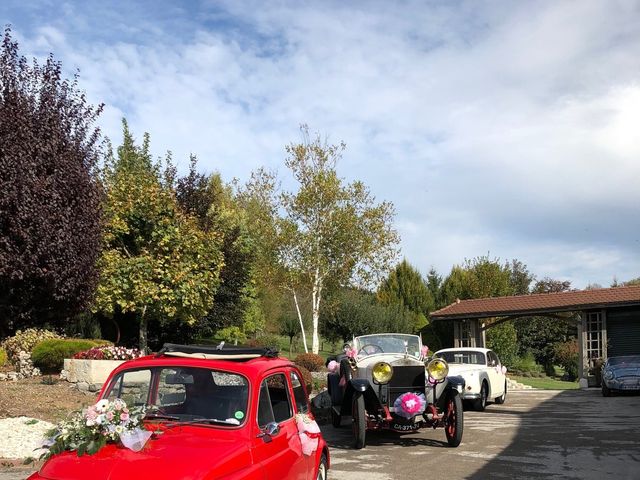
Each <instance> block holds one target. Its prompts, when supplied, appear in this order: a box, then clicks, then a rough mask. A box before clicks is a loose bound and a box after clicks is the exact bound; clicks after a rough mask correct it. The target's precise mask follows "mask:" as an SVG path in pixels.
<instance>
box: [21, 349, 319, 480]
mask: <svg viewBox="0 0 640 480" xmlns="http://www.w3.org/2000/svg"><path fill="white" fill-rule="evenodd" d="M99 398H100V399H106V400H110V401H113V400H115V399H122V400H124V401H125V402H126V404H127V405H130V406H132V408H135V406H146V416H145V418H144V427H145V429H146V430H151V431H154V432H156V433H154V434H153V435H152V436H151V438H149V439H148V440H147V441H146V443H145V444H144V447H143V448H142V450H140V451H138V452H136V451H133V450H131V449H128V448H125V447H124V446H123V445H121V444H118V443H108V444H107V445H106V446H104V447H102V448H101V449H100V450H99V451H98V452H97V453H95V454H93V455H88V454H84V455H81V456H78V454H77V453H78V452H75V451H65V452H63V453H60V454H58V455H54V456H53V457H51V458H50V459H49V460H48V461H47V462H46V463H45V464H44V465H43V466H42V468H41V469H40V471H39V472H37V473H34V474H33V475H32V476H31V477H29V478H30V479H50V480H63V479H64V480H80V479H92V480H101V479H105V480H106V479H109V480H116V479H122V480H124V479H127V480H130V479H146V478H153V479H155V480H161V479H167V480H179V479H182V480H187V479H194V480H195V479H198V480H204V479H219V480H252V479H256V480H257V479H260V480H265V479H273V480H282V479H292V480H293V479H295V480H303V479H304V480H314V479H315V480H325V479H326V476H327V469H328V468H329V450H328V448H327V444H326V442H325V441H324V439H323V438H322V436H321V434H318V433H316V434H315V435H314V434H312V433H310V434H306V433H301V427H300V423H299V422H300V419H301V418H304V419H305V420H307V421H308V420H309V416H310V407H309V401H308V396H307V392H306V388H305V385H304V381H303V380H302V375H301V373H300V371H299V370H298V368H297V367H296V366H295V365H294V364H293V363H291V362H290V361H289V360H286V359H283V358H279V357H277V352H273V351H271V350H269V349H216V348H213V347H203V346H195V345H191V346H183V345H174V344H165V346H164V347H163V349H162V350H161V351H160V353H158V354H155V355H151V356H147V357H143V358H140V359H137V360H131V361H128V362H125V363H123V364H122V365H121V366H119V367H118V368H116V369H115V370H114V371H113V372H112V373H111V375H110V376H109V379H108V380H107V382H106V383H105V384H104V386H103V388H102V391H101V392H100V395H99ZM297 414H303V415H297ZM305 435H307V437H308V438H307V437H305ZM305 441H306V444H305ZM303 450H304V451H303Z"/></svg>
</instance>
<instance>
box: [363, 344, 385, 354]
mask: <svg viewBox="0 0 640 480" xmlns="http://www.w3.org/2000/svg"><path fill="white" fill-rule="evenodd" d="M361 353H364V354H365V355H373V354H374V353H384V350H382V347H380V346H379V345H374V344H373V343H368V344H366V345H363V346H362V348H361V349H360V351H359V352H358V354H361Z"/></svg>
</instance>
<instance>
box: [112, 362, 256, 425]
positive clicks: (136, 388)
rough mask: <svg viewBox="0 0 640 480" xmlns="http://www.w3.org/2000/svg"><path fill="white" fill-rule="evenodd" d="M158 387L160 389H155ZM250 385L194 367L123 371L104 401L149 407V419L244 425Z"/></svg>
mask: <svg viewBox="0 0 640 480" xmlns="http://www.w3.org/2000/svg"><path fill="white" fill-rule="evenodd" d="M153 385H157V388H152V386H153ZM248 393H249V388H248V382H247V379H246V378H245V377H243V376H241V375H238V374H235V373H230V372H223V371H218V370H210V369H206V368H193V367H162V368H147V369H137V370H125V371H123V372H120V373H119V374H118V375H117V376H116V377H115V378H114V379H113V381H112V382H111V385H110V386H109V389H108V390H107V391H106V393H105V395H104V398H107V399H109V400H115V399H116V398H121V399H122V400H124V401H125V402H127V405H129V406H135V405H147V406H149V413H148V417H150V418H153V417H155V418H158V419H166V420H179V421H192V420H193V421H197V420H207V421H209V423H212V424H222V425H231V426H233V425H241V424H242V423H244V421H245V418H246V412H247V400H248Z"/></svg>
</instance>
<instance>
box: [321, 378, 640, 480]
mask: <svg viewBox="0 0 640 480" xmlns="http://www.w3.org/2000/svg"><path fill="white" fill-rule="evenodd" d="M322 430H323V433H324V435H325V438H326V439H327V441H328V442H329V444H330V446H331V455H332V469H331V471H330V478H332V479H336V480H338V479H339V480H396V479H398V480H400V479H402V480H409V479H413V478H416V479H417V478H429V479H462V478H464V479H478V480H479V479H501V478H505V479H513V478H518V479H556V478H562V479H576V480H578V479H580V480H584V479H597V480H603V479H607V478H616V479H638V478H640V396H639V395H633V396H631V395H629V396H615V397H611V398H603V397H602V395H601V394H600V391H599V390H586V391H585V390H582V391H577V390H574V391H564V392H557V391H543V390H525V391H514V392H510V394H509V397H508V398H507V402H506V403H505V404H504V405H490V406H488V407H487V409H486V411H484V412H482V413H479V412H472V411H467V412H465V419H464V435H463V439H462V444H461V445H460V446H459V447H458V448H449V447H447V444H446V439H445V435H444V431H443V430H441V429H439V430H435V431H433V430H429V431H427V430H423V431H421V432H419V433H417V434H409V435H396V434H393V433H388V432H387V433H383V434H369V435H368V438H367V447H366V448H365V449H363V450H359V451H357V450H352V449H351V448H350V446H349V442H350V440H351V432H350V423H349V419H345V421H344V422H343V426H342V428H340V429H334V428H333V427H332V426H331V425H326V426H323V429H322Z"/></svg>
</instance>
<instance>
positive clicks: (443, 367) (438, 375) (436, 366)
mask: <svg viewBox="0 0 640 480" xmlns="http://www.w3.org/2000/svg"><path fill="white" fill-rule="evenodd" d="M427 373H428V374H429V377H431V378H433V379H434V380H436V381H437V382H439V381H441V380H444V378H445V377H446V376H447V374H448V373H449V364H447V362H446V360H444V359H442V358H434V359H433V360H431V361H430V362H429V363H428V364H427Z"/></svg>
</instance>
